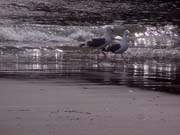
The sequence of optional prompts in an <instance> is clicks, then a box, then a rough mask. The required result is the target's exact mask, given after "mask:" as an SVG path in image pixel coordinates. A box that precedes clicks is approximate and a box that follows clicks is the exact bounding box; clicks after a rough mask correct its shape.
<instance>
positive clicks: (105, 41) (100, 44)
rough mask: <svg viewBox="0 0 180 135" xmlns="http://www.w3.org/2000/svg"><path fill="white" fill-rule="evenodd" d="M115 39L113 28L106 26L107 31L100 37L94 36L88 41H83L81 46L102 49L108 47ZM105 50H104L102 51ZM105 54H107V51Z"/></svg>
mask: <svg viewBox="0 0 180 135" xmlns="http://www.w3.org/2000/svg"><path fill="white" fill-rule="evenodd" d="M112 40H113V28H112V27H110V26H106V27H105V33H104V35H103V36H102V37H100V38H93V39H91V40H89V41H87V42H86V43H82V44H80V45H79V47H84V46H86V47H89V48H93V49H97V50H99V51H102V49H103V48H105V47H107V46H108V45H109V44H110V43H111V42H112ZM102 52H103V51H102ZM103 54H104V55H105V56H106V54H105V52H103Z"/></svg>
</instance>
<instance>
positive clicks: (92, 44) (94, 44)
mask: <svg viewBox="0 0 180 135" xmlns="http://www.w3.org/2000/svg"><path fill="white" fill-rule="evenodd" d="M105 43H106V39H105V38H94V39H92V40H91V41H88V42H87V45H88V46H89V47H99V46H101V45H104V44H105Z"/></svg>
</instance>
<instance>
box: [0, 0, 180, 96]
mask: <svg viewBox="0 0 180 135" xmlns="http://www.w3.org/2000/svg"><path fill="white" fill-rule="evenodd" d="M178 3H179V2H178V1H169V2H162V1H160V0H159V1H158V0H153V1H152V2H151V3H149V2H147V1H143V0H140V1H125V0H124V1H119V2H118V1H116V2H114V1H111V0H110V1H102V2H99V1H93V2H84V1H80V2H76V1H56V0H54V1H51V2H49V1H46V0H39V1H34V0H31V1H26V0H24V1H23V0H18V1H17V2H13V1H10V0H6V1H4V0H2V1H1V2H0V4H1V5H0V11H2V12H1V13H0V78H15V79H42V78H43V79H51V78H56V79H65V80H68V79H75V80H79V81H88V82H89V83H98V84H106V85H126V86H129V87H139V88H142V89H148V90H154V91H165V92H171V93H178V94H179V93H180V90H179V88H180V81H179V79H180V78H179V76H180V75H179V74H180V72H179V71H180V64H179V63H180V62H179V60H180V46H179V45H180V38H179V36H180V35H179V32H180V31H179V17H178V15H177V14H178V13H179V12H178V11H179V9H180V8H179V7H178ZM92 5H96V6H92ZM139 6H140V7H139ZM137 7H139V10H137ZM165 9H166V10H165ZM104 25H110V26H113V27H114V34H115V35H120V36H122V34H123V31H124V30H126V29H128V30H129V31H130V32H131V35H132V36H131V38H130V41H129V44H130V48H129V49H128V51H127V52H125V53H124V56H125V59H126V61H124V60H123V59H122V58H121V57H120V56H118V57H117V60H116V61H113V59H112V58H113V54H110V53H109V54H108V58H107V59H103V56H100V59H101V60H98V59H97V57H96V55H97V54H96V52H92V51H91V50H89V49H87V48H79V47H78V46H79V44H81V43H82V42H85V41H87V40H89V39H91V38H93V37H99V36H101V35H102V34H103V33H104V30H103V27H104Z"/></svg>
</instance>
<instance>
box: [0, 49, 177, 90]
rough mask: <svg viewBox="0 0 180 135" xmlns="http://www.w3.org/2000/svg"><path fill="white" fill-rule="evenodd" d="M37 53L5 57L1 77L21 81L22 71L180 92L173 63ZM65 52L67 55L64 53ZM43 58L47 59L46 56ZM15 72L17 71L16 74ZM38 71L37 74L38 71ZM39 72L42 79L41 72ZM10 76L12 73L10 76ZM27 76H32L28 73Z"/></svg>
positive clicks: (59, 52)
mask: <svg viewBox="0 0 180 135" xmlns="http://www.w3.org/2000/svg"><path fill="white" fill-rule="evenodd" d="M31 51H32V52H34V54H32V53H30V54H31V55H28V53H26V55H25V56H24V57H22V55H17V58H16V60H11V58H10V57H9V56H8V57H3V58H2V57H1V62H0V74H1V77H10V78H12V77H13V76H14V75H13V74H15V77H16V78H18V76H19V71H28V72H24V73H23V74H20V75H21V77H22V76H23V75H24V78H38V77H42V76H41V75H40V74H41V73H42V74H44V76H43V77H44V79H47V78H54V77H55V78H59V77H60V78H61V79H63V78H65V79H75V80H86V81H89V82H90V83H92V82H93V83H98V84H106V85H126V86H129V87H140V88H145V89H150V90H157V91H166V92H173V93H180V91H179V88H180V82H179V79H180V78H179V76H180V66H179V64H178V63H174V62H171V61H169V62H168V61H165V62H164V61H156V60H145V61H141V60H136V61H134V60H133V59H130V60H129V62H128V63H124V62H123V61H122V62H121V61H120V62H119V63H120V64H118V65H117V64H115V63H113V62H112V61H109V60H105V61H100V62H99V61H96V59H93V57H92V56H89V57H84V54H80V53H77V52H75V53H73V52H74V51H70V52H71V55H70V54H69V52H68V53H67V52H66V51H63V52H62V51H61V50H51V53H50V54H48V55H47V54H46V57H45V55H44V54H43V51H47V50H44V49H43V50H42V51H39V50H36V49H35V50H31ZM62 53H63V54H62ZM42 56H43V57H42ZM12 71H13V72H12ZM35 71H36V72H35ZM37 72H39V76H37V74H34V73H37ZM7 73H8V74H7ZM27 73H30V75H29V74H27Z"/></svg>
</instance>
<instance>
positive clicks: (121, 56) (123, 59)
mask: <svg viewBox="0 0 180 135" xmlns="http://www.w3.org/2000/svg"><path fill="white" fill-rule="evenodd" d="M121 57H122V58H123V61H124V62H125V63H127V61H126V59H125V57H124V55H123V54H121Z"/></svg>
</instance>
